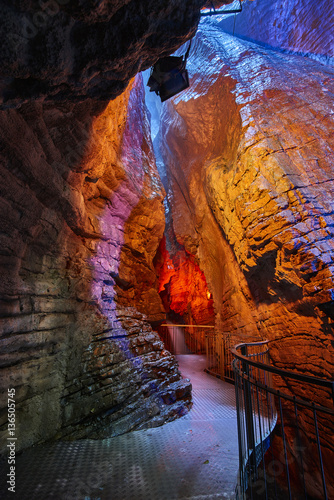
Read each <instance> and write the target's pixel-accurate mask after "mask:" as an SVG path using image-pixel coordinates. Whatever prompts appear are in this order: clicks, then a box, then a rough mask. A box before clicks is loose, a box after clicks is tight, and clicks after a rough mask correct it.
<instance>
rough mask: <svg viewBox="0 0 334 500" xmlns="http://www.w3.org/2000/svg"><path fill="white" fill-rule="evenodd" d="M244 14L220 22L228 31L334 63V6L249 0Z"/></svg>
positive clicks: (299, 0) (307, 0) (303, 0)
mask: <svg viewBox="0 0 334 500" xmlns="http://www.w3.org/2000/svg"><path fill="white" fill-rule="evenodd" d="M242 7H243V10H242V14H239V15H238V16H237V17H236V20H235V22H234V17H228V18H225V19H223V20H222V21H221V23H220V26H221V28H222V29H223V30H224V31H227V32H228V33H233V31H234V33H235V35H237V36H241V37H245V38H246V39H248V40H252V41H255V42H258V43H263V44H265V45H270V46H271V47H275V48H278V49H279V50H282V49H283V50H286V51H289V52H296V53H298V54H303V55H306V56H309V57H311V58H313V59H318V60H320V61H321V62H324V63H329V64H333V63H334V47H333V43H332V40H333V24H334V9H333V6H332V5H330V4H328V3H327V2H313V0H293V1H288V2H287V1H286V0H275V2H272V1H271V0H246V1H244V2H243V4H242Z"/></svg>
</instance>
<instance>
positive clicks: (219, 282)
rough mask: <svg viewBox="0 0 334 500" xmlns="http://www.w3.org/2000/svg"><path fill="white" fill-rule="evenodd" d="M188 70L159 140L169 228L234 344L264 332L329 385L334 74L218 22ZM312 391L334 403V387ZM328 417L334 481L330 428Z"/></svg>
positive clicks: (293, 362)
mask: <svg viewBox="0 0 334 500" xmlns="http://www.w3.org/2000/svg"><path fill="white" fill-rule="evenodd" d="M188 68H189V71H190V81H191V86H190V88H189V89H187V90H186V91H184V92H183V94H180V95H178V96H176V97H175V98H173V99H172V100H170V101H167V103H166V104H165V105H164V107H163V110H162V118H161V136H160V148H161V152H162V156H163V158H164V163H165V166H166V169H167V176H168V182H169V189H168V199H169V202H170V206H171V211H172V219H173V228H174V232H175V235H176V238H177V241H178V242H179V243H180V244H183V245H184V246H185V248H186V250H187V251H189V252H191V253H192V254H193V255H194V256H195V257H196V259H197V262H198V263H199V266H200V268H201V269H202V270H203V272H204V274H205V277H206V280H207V282H208V285H209V289H210V290H211V291H212V293H213V299H214V308H215V312H216V327H217V330H218V331H221V332H222V333H224V332H226V333H228V334H229V335H231V338H232V342H234V343H238V342H242V341H247V340H248V341H252V340H259V339H263V340H264V339H269V341H270V344H269V347H270V355H271V357H272V361H273V363H274V364H275V365H276V366H278V367H282V368H286V369H290V370H297V371H298V372H301V373H305V374H309V375H315V376H317V377H320V378H327V379H330V380H333V378H334V336H333V333H334V292H333V291H334V286H333V285H334V267H333V261H334V239H333V236H334V234H333V228H334V216H333V213H334V212H333V208H334V205H333V195H334V163H333V151H334V141H333V137H334V136H333V129H334V120H333V118H334V114H333V109H334V99H333V96H334V70H333V68H332V67H330V66H327V65H322V64H320V63H318V62H315V61H313V60H311V59H310V58H305V57H300V56H296V55H288V54H285V53H279V52H276V51H275V52H274V51H270V50H269V49H264V48H262V47H260V46H258V45H254V44H252V43H250V42H247V41H243V40H241V39H238V38H233V37H231V36H230V35H227V34H224V33H223V32H222V31H221V29H220V28H219V25H218V24H217V23H216V22H215V21H213V20H210V21H208V22H206V26H205V28H203V29H200V30H199V32H198V33H197V35H196V39H195V43H194V44H193V48H192V53H191V55H190V58H189V62H188ZM275 383H276V386H277V387H278V388H280V387H282V388H283V389H284V390H290V391H292V393H293V388H292V387H289V388H287V387H286V386H285V382H284V381H283V380H282V379H277V380H275ZM308 391H309V392H308ZM304 392H305V393H304V396H305V397H306V398H308V397H310V398H311V399H313V400H315V401H317V402H319V403H321V404H324V405H325V406H330V407H332V395H331V394H330V391H322V390H318V391H316V393H315V391H314V389H313V388H312V389H311V390H310V389H309V388H306V387H304ZM303 426H304V432H305V436H308V437H309V438H310V439H309V441H308V439H305V447H306V448H307V449H308V455H309V457H312V456H316V449H315V447H313V448H312V446H313V445H312V439H314V436H313V434H312V433H314V429H312V427H311V426H310V424H309V421H308V420H307V419H306V418H305V420H304V422H303ZM322 426H323V427H322V429H321V432H322V435H323V440H322V442H323V444H324V452H323V453H324V460H325V462H326V472H327V473H328V477H331V475H332V470H331V467H332V465H331V464H332V463H333V453H334V440H333V436H334V433H333V427H332V423H331V422H330V421H327V422H326V423H325V424H324V423H322ZM287 432H288V433H289V432H290V431H287ZM312 436H313V437H312ZM290 438H291V439H290ZM290 438H289V443H290V446H291V447H292V448H293V446H294V445H293V433H291V436H290ZM307 462H308V466H309V467H310V470H312V471H313V470H314V467H313V466H312V465H311V459H307ZM314 474H315V473H314ZM314 478H315V475H314ZM309 479H310V484H309V486H310V491H311V490H312V488H313V486H312V484H313V479H312V478H309ZM314 481H315V479H314ZM317 481H318V482H319V481H320V477H317V478H316V481H315V482H317ZM313 493H314V488H313V490H312V494H313ZM330 494H332V491H331V493H330ZM315 496H316V495H315Z"/></svg>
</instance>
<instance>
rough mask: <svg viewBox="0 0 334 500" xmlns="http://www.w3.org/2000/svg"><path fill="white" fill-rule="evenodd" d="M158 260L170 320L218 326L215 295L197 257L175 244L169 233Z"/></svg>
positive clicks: (163, 294)
mask: <svg viewBox="0 0 334 500" xmlns="http://www.w3.org/2000/svg"><path fill="white" fill-rule="evenodd" d="M166 240H167V241H166ZM155 261H156V264H155V268H156V271H157V274H158V276H159V292H160V296H161V298H162V301H163V304H164V307H165V311H166V312H167V313H170V317H175V318H181V319H179V321H180V320H183V321H184V322H185V324H188V325H189V324H195V325H214V321H215V317H214V310H213V300H212V297H211V292H210V291H209V290H208V286H207V283H206V279H205V276H204V273H203V271H201V270H200V268H199V266H198V263H197V262H196V260H195V258H194V256H193V255H190V254H189V253H188V252H186V250H185V249H184V247H182V246H181V245H179V244H177V242H175V244H174V245H172V244H171V242H170V241H169V240H168V233H167V238H166V235H165V236H164V238H163V239H162V240H161V243H160V246H159V251H158V253H157V256H156V259H155ZM175 314H176V316H175Z"/></svg>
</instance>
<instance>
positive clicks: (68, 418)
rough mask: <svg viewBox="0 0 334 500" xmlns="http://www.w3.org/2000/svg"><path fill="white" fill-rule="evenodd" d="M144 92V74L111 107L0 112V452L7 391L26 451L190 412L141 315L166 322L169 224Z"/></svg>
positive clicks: (181, 385) (186, 394)
mask: <svg viewBox="0 0 334 500" xmlns="http://www.w3.org/2000/svg"><path fill="white" fill-rule="evenodd" d="M143 97H144V93H143V87H142V79H141V78H140V77H138V78H136V80H135V82H133V83H132V84H131V86H130V87H129V88H128V89H127V91H126V92H125V93H124V94H122V96H120V97H119V98H117V99H116V100H114V101H112V102H110V104H108V105H101V104H98V103H97V102H94V101H91V100H90V101H86V102H85V104H84V105H83V104H69V103H62V104H58V105H56V104H37V103H35V104H29V105H28V104H27V105H24V106H22V107H21V108H20V110H7V111H3V112H2V113H0V121H1V126H0V130H1V131H0V135H1V137H0V141H1V161H0V164H1V166H0V172H1V188H0V189H1V193H0V195H1V198H0V200H1V258H0V265H1V285H0V286H1V303H0V306H1V308H0V310H1V318H0V323H1V345H2V349H1V391H2V400H1V407H2V408H3V410H2V413H1V431H2V436H3V437H4V440H3V441H2V444H1V449H2V450H3V449H5V446H6V441H5V438H6V437H7V432H6V431H7V410H6V406H7V405H6V401H7V399H6V397H7V389H8V388H14V389H15V391H16V395H15V399H16V425H17V437H18V445H19V447H20V448H24V447H26V446H28V445H31V444H33V443H35V442H38V441H41V440H45V439H48V438H51V437H55V435H56V436H57V437H65V436H66V437H71V438H78V437H85V436H90V437H101V436H108V435H109V436H110V435H115V434H119V433H122V432H126V431H128V430H131V429H137V428H141V427H143V426H145V425H146V426H147V425H148V426H152V425H158V424H161V423H163V422H164V421H166V420H169V419H173V418H175V417H177V416H179V415H182V414H183V413H184V412H187V411H188V408H189V405H190V399H191V394H190V388H191V386H190V384H189V382H187V381H184V380H182V379H181V377H180V373H179V372H178V369H177V363H176V361H175V358H174V357H172V356H171V355H170V354H169V353H168V352H166V351H165V350H164V346H163V344H162V342H161V341H160V339H159V337H158V335H157V334H156V333H155V332H153V331H152V328H151V326H150V323H149V322H148V321H149V320H150V321H156V320H158V319H162V318H164V311H163V307H162V303H161V300H160V297H159V295H158V291H157V288H158V283H157V278H156V274H155V270H154V267H153V258H154V256H155V253H156V251H157V248H158V244H159V241H160V239H161V238H162V234H163V230H164V225H165V221H164V211H163V204H162V200H163V197H164V191H163V188H162V186H161V183H160V180H159V177H158V174H157V171H156V166H155V162H154V158H153V156H152V147H151V140H150V136H149V127H148V118H147V114H146V107H145V105H144V100H143ZM144 313H145V314H144Z"/></svg>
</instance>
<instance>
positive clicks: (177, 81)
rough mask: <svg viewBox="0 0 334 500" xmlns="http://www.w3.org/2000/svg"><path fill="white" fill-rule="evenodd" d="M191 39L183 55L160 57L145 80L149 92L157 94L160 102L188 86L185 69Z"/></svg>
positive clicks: (187, 76)
mask: <svg viewBox="0 0 334 500" xmlns="http://www.w3.org/2000/svg"><path fill="white" fill-rule="evenodd" d="M190 46H191V41H190V43H189V47H188V49H187V52H186V53H185V56H184V58H183V56H167V57H162V58H160V59H159V60H158V61H157V62H156V63H155V65H154V66H153V68H152V69H151V75H150V78H149V80H148V82H147V86H148V87H150V92H155V93H156V94H157V95H159V97H160V99H161V102H164V101H166V100H167V99H169V98H170V97H173V96H174V95H176V94H178V93H179V92H181V91H182V90H184V89H186V88H188V87H189V75H188V71H187V69H186V64H187V59H188V55H189V52H190Z"/></svg>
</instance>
